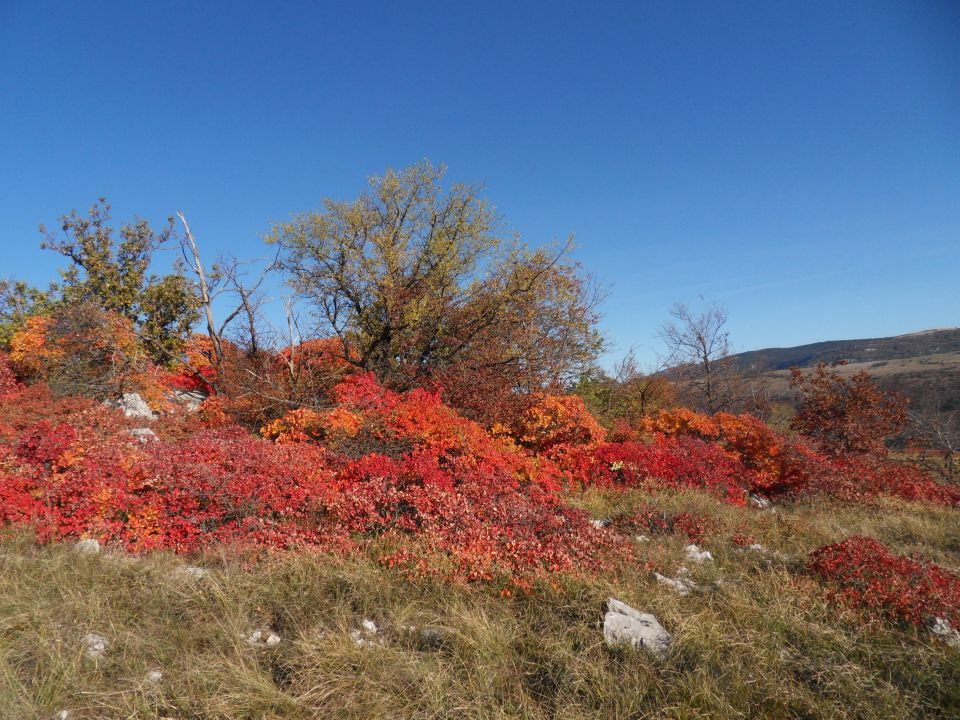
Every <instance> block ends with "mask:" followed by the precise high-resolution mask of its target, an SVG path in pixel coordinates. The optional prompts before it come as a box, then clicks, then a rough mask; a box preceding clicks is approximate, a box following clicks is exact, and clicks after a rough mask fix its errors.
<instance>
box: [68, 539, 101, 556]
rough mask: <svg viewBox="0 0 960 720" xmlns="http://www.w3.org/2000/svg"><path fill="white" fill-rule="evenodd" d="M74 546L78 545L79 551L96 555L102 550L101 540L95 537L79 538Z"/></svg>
mask: <svg viewBox="0 0 960 720" xmlns="http://www.w3.org/2000/svg"><path fill="white" fill-rule="evenodd" d="M74 547H76V549H77V552H81V553H83V554H84V555H96V554H97V553H98V552H100V542H99V541H98V540H96V539H94V538H85V539H84V540H79V541H78V542H77V544H76V545H75V546H74Z"/></svg>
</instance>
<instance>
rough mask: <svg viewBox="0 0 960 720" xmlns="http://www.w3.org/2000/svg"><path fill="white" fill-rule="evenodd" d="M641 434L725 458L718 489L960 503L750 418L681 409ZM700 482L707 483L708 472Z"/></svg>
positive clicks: (893, 470)
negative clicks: (702, 447) (691, 444)
mask: <svg viewBox="0 0 960 720" xmlns="http://www.w3.org/2000/svg"><path fill="white" fill-rule="evenodd" d="M645 429H646V430H647V431H648V432H651V433H653V434H654V437H655V438H657V440H655V443H654V444H655V445H656V444H657V443H660V442H663V439H664V438H669V439H677V440H678V439H680V438H687V439H694V440H698V441H700V442H703V443H707V444H709V445H710V446H711V447H713V448H716V449H718V450H719V451H720V452H721V453H722V454H724V455H726V456H727V457H728V458H729V459H730V460H732V461H733V463H734V464H733V465H731V466H728V467H727V468H726V470H725V472H723V473H721V476H720V477H718V478H715V479H716V480H717V481H718V483H714V484H715V485H717V484H719V485H720V486H722V485H723V482H724V480H725V478H726V477H729V476H730V475H731V474H732V475H733V476H734V477H735V483H734V484H735V485H736V486H738V487H740V488H743V489H745V490H747V491H749V492H757V493H761V494H765V495H770V496H777V495H780V496H782V495H799V494H818V495H829V496H831V497H836V498H840V499H844V500H863V499H867V498H872V497H877V496H879V495H885V496H890V497H898V498H902V499H904V500H925V501H930V502H935V503H940V504H944V505H958V504H960V488H957V487H956V486H949V485H941V484H939V483H937V482H936V481H935V480H933V478H931V477H930V476H929V475H928V474H926V473H925V472H923V471H922V470H921V469H919V468H916V467H914V466H910V465H902V464H897V463H893V462H890V461H885V460H883V459H877V458H875V457H872V456H867V455H862V454H861V455H845V456H839V457H831V456H826V455H823V454H821V453H818V452H816V451H814V450H812V449H811V448H810V447H808V446H807V445H805V444H804V443H803V442H802V441H801V440H796V439H788V438H785V437H783V436H782V435H780V434H779V433H777V432H776V431H774V430H773V429H772V428H770V427H769V426H767V425H765V424H764V423H762V422H761V421H759V420H757V419H756V418H754V417H752V416H750V415H729V414H727V413H717V414H716V415H714V416H706V415H700V414H698V413H694V412H692V411H690V410H686V409H683V408H681V409H677V410H670V411H661V412H660V413H658V414H657V415H655V416H653V417H652V418H648V419H646V420H645ZM608 452H609V451H608ZM698 462H699V461H698ZM702 467H703V468H705V469H712V468H713V467H720V468H722V467H723V464H722V463H718V462H716V461H715V462H714V463H713V464H711V463H709V462H705V461H704V462H703V463H702ZM704 477H705V479H706V478H710V477H711V472H709V471H708V472H705V473H704ZM708 489H709V485H708Z"/></svg>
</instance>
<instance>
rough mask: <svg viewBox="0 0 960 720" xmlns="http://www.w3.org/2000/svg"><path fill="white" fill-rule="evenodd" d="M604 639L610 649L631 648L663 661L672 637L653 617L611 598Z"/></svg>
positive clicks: (608, 602)
mask: <svg viewBox="0 0 960 720" xmlns="http://www.w3.org/2000/svg"><path fill="white" fill-rule="evenodd" d="M603 639H604V641H605V642H606V643H607V645H609V646H611V647H614V646H618V645H632V646H633V647H637V648H643V649H644V650H646V651H647V652H649V653H650V654H651V655H653V656H654V657H657V658H661V657H663V656H664V655H666V653H667V650H668V649H669V647H670V642H671V640H672V639H673V638H672V637H671V636H670V633H668V632H667V631H666V630H665V629H664V628H663V626H662V625H661V624H660V622H659V621H658V620H657V619H656V618H655V617H654V616H653V615H650V614H649V613H642V612H640V611H639V610H636V609H634V608H632V607H630V606H629V605H627V604H626V603H623V602H620V601H619V600H615V599H614V598H610V599H609V600H607V614H606V615H605V616H604V618H603Z"/></svg>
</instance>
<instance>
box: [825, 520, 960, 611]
mask: <svg viewBox="0 0 960 720" xmlns="http://www.w3.org/2000/svg"><path fill="white" fill-rule="evenodd" d="M807 567H808V569H809V570H810V571H811V572H812V573H814V574H815V575H816V576H818V577H819V578H820V579H821V580H823V581H824V582H825V583H827V585H828V587H829V590H830V594H831V596H832V597H834V598H835V599H837V600H838V601H840V602H842V603H844V604H846V605H849V606H851V607H857V608H865V609H867V610H869V611H871V612H874V613H877V614H878V615H881V616H884V617H888V618H891V619H894V620H902V621H906V622H910V623H913V624H915V625H922V624H923V623H925V622H927V621H928V620H929V619H930V618H933V617H941V618H945V619H946V620H948V621H949V622H950V623H951V624H952V625H954V626H955V627H956V626H958V625H960V576H958V575H956V574H954V573H951V572H948V571H947V570H944V569H943V568H942V567H940V566H939V565H936V564H934V563H931V562H924V561H922V560H918V559H914V558H910V557H905V556H903V555H896V554H894V553H892V552H890V550H889V549H888V548H887V547H886V546H884V545H883V544H882V543H880V542H878V541H877V540H874V539H872V538H868V537H861V536H855V537H851V538H848V539H846V540H844V541H843V542H839V543H836V544H833V545H826V546H824V547H821V548H818V549H817V550H815V551H814V552H813V553H812V554H811V555H810V559H809V561H808V563H807Z"/></svg>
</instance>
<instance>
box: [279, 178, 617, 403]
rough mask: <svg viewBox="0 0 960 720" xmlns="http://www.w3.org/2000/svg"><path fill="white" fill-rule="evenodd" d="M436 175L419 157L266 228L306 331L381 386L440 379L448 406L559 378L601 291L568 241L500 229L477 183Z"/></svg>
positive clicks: (585, 338)
mask: <svg viewBox="0 0 960 720" xmlns="http://www.w3.org/2000/svg"><path fill="white" fill-rule="evenodd" d="M443 175H444V168H443V167H434V166H432V165H431V164H430V163H429V162H422V163H420V164H418V165H415V166H413V167H410V168H407V169H404V170H400V171H393V170H389V171H387V172H386V173H385V174H384V175H383V176H382V177H375V178H371V179H370V187H369V190H368V191H367V192H364V193H363V194H362V195H361V196H360V197H359V198H357V199H356V200H353V201H348V202H341V201H334V200H326V201H325V202H324V205H323V208H322V209H321V210H318V211H315V212H308V213H303V214H301V215H298V216H297V217H295V218H294V219H293V220H292V221H291V222H289V223H285V224H282V225H278V226H277V227H275V228H274V229H273V231H272V233H271V235H270V237H269V241H270V242H273V243H277V244H278V245H279V246H280V247H281V249H282V253H281V256H280V260H279V265H280V267H281V268H282V269H283V270H284V271H285V272H286V273H287V275H288V279H289V283H290V285H291V287H292V288H293V289H294V290H295V292H296V293H298V295H300V296H301V297H303V298H305V299H306V300H307V301H308V302H309V303H310V305H311V307H312V309H313V312H314V316H315V319H316V328H315V331H316V334H317V335H319V336H321V337H336V338H337V339H338V340H339V341H340V344H341V348H342V356H343V358H344V359H345V360H347V361H348V362H350V363H352V364H354V365H356V366H357V367H359V368H363V369H366V370H371V371H373V372H374V373H375V374H376V375H377V377H378V378H379V379H380V380H381V381H383V382H385V383H386V384H388V385H390V386H392V387H399V388H404V387H409V386H411V385H418V384H429V383H431V382H435V381H440V382H442V384H443V385H444V386H445V388H446V389H447V393H448V399H450V400H451V401H452V402H454V403H456V404H459V405H460V406H461V407H463V406H464V405H467V406H469V405H470V404H471V403H473V402H474V401H475V400H480V398H476V397H475V393H476V392H477V391H478V390H479V389H482V391H483V392H484V393H486V395H487V397H488V399H489V396H490V395H491V394H493V393H495V392H498V391H500V390H501V389H506V391H507V392H512V391H514V390H520V391H535V390H539V389H542V388H543V387H546V386H549V385H552V384H563V383H567V382H570V381H571V380H572V379H573V378H575V377H576V376H577V375H578V374H579V373H580V372H582V370H583V369H584V368H586V367H587V366H589V365H590V364H591V362H592V361H593V360H594V358H595V357H596V356H597V354H598V352H599V350H600V348H601V345H602V342H601V338H600V335H599V334H598V332H597V330H596V326H595V323H596V320H597V305H598V303H599V301H600V299H601V293H599V292H598V291H597V288H596V286H595V285H594V284H593V283H592V282H591V280H590V279H589V278H587V277H585V276H584V275H583V274H582V273H581V272H580V269H579V267H578V266H577V265H576V264H574V263H572V262H571V261H570V259H569V254H570V251H571V249H572V244H571V243H570V242H568V243H566V244H563V245H561V246H559V247H543V248H538V249H531V248H528V247H526V246H524V245H523V244H521V243H520V242H519V241H518V240H517V239H516V238H513V239H508V238H504V237H503V236H502V234H501V232H500V229H501V228H500V222H499V220H498V219H497V217H496V215H495V213H494V210H493V208H492V207H491V206H490V205H489V204H488V203H487V202H486V201H485V200H484V199H483V198H482V197H481V196H480V193H479V190H478V188H476V187H473V186H469V185H464V184H454V185H452V186H451V187H449V188H447V189H444V188H443V187H442V184H441V181H442V178H443ZM478 383H482V387H481V388H478V387H477V385H478ZM458 393H459V394H460V395H462V398H463V402H460V400H459V399H458V398H457V395H458ZM471 396H473V397H472V399H471ZM475 409H476V411H477V414H482V411H481V409H480V408H479V407H477V408H475Z"/></svg>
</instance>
